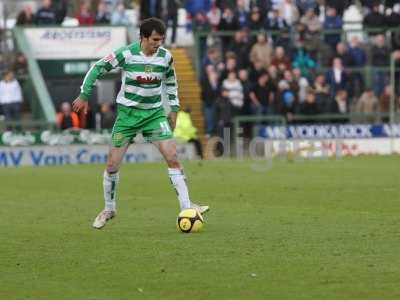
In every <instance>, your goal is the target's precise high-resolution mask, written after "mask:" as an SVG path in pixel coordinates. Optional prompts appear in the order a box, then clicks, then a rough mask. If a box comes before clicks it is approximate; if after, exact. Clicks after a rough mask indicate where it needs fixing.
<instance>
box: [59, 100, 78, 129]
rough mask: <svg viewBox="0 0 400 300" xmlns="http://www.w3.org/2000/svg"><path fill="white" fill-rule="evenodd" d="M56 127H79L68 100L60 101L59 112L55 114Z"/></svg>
mask: <svg viewBox="0 0 400 300" xmlns="http://www.w3.org/2000/svg"><path fill="white" fill-rule="evenodd" d="M56 121H57V126H58V128H60V129H62V130H65V129H79V117H78V115H77V114H76V113H75V112H73V111H72V109H71V104H70V103H69V102H63V103H61V109H60V112H58V113H57V116H56Z"/></svg>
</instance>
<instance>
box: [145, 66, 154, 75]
mask: <svg viewBox="0 0 400 300" xmlns="http://www.w3.org/2000/svg"><path fill="white" fill-rule="evenodd" d="M144 71H145V72H146V73H151V72H153V68H152V66H151V65H145V66H144Z"/></svg>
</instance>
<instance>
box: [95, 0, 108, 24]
mask: <svg viewBox="0 0 400 300" xmlns="http://www.w3.org/2000/svg"><path fill="white" fill-rule="evenodd" d="M110 19H111V18H110V12H109V11H108V9H107V5H106V3H105V2H104V1H100V2H99V4H98V5H97V11H96V17H95V23H96V24H110Z"/></svg>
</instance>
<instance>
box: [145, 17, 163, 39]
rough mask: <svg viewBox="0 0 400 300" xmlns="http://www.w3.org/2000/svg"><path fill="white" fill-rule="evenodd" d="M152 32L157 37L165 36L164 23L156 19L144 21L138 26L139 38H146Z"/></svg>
mask: <svg viewBox="0 0 400 300" xmlns="http://www.w3.org/2000/svg"><path fill="white" fill-rule="evenodd" d="M153 31H155V32H157V33H158V34H159V35H165V31H166V28H165V24H164V22H163V21H161V20H160V19H157V18H148V19H144V20H143V21H142V23H141V24H140V37H145V38H148V37H149V36H151V34H152V33H153Z"/></svg>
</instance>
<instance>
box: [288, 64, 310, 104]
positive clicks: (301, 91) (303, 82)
mask: <svg viewBox="0 0 400 300" xmlns="http://www.w3.org/2000/svg"><path fill="white" fill-rule="evenodd" d="M292 73H293V80H294V84H295V85H296V86H297V87H298V95H296V96H297V99H298V100H299V103H303V102H304V100H305V99H306V96H307V90H309V85H310V84H309V83H308V79H307V78H306V77H304V76H303V75H302V74H301V70H300V69H298V68H295V69H293V70H292Z"/></svg>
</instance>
